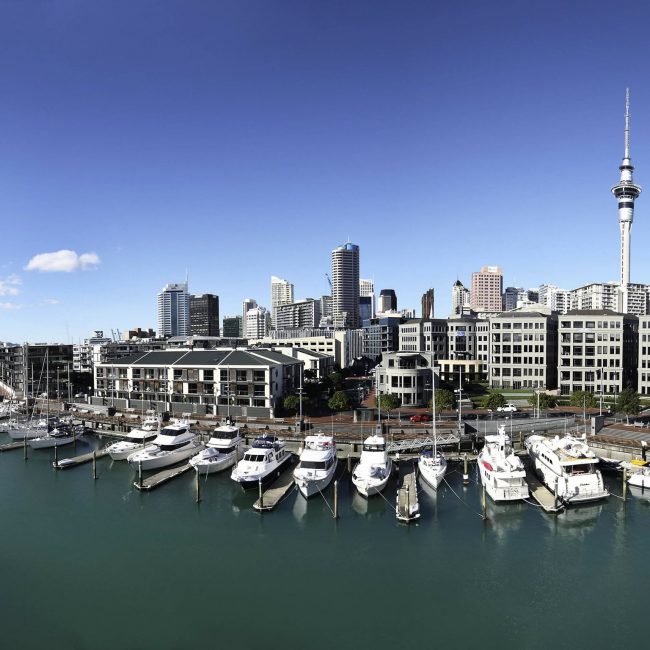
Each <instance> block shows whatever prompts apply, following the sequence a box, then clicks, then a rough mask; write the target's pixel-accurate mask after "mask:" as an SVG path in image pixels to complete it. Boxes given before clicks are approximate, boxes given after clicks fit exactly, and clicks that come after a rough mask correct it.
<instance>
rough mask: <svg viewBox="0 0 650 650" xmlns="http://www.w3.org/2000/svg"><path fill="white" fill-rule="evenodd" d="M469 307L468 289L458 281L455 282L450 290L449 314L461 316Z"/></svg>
mask: <svg viewBox="0 0 650 650" xmlns="http://www.w3.org/2000/svg"><path fill="white" fill-rule="evenodd" d="M469 306H470V293H469V289H466V288H465V287H464V286H463V283H462V282H461V281H460V280H456V282H454V286H453V287H452V288H451V313H452V314H462V313H463V311H465V309H469Z"/></svg>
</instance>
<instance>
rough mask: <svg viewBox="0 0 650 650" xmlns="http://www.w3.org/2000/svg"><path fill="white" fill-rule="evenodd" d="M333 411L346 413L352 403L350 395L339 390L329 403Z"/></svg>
mask: <svg viewBox="0 0 650 650" xmlns="http://www.w3.org/2000/svg"><path fill="white" fill-rule="evenodd" d="M327 406H329V407H330V408H331V409H332V411H345V410H347V409H349V408H350V406H351V402H350V397H349V396H348V394H347V393H346V392H344V391H342V390H337V391H336V392H335V393H334V395H332V397H330V398H329V400H328V402H327Z"/></svg>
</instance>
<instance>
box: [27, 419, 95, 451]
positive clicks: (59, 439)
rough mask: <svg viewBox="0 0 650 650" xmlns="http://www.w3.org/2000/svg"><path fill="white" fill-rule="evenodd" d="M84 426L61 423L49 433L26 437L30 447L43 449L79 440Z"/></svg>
mask: <svg viewBox="0 0 650 650" xmlns="http://www.w3.org/2000/svg"><path fill="white" fill-rule="evenodd" d="M84 431H85V429H84V427H83V426H82V425H80V424H66V423H61V424H59V425H57V427H56V428H54V429H52V431H50V432H49V433H47V434H45V435H42V436H40V437H38V438H31V439H28V442H29V446H30V447H31V448H32V449H45V448H47V447H61V446H62V445H69V444H70V443H72V442H74V441H75V440H79V438H81V436H83V434H84Z"/></svg>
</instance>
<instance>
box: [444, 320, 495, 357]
mask: <svg viewBox="0 0 650 650" xmlns="http://www.w3.org/2000/svg"><path fill="white" fill-rule="evenodd" d="M488 339H489V323H488V321H487V320H485V319H482V318H478V317H477V316H472V315H459V316H452V317H450V318H448V319H447V354H448V358H449V359H450V360H463V359H480V360H482V361H485V362H486V363H487V361H488V354H489V351H488ZM479 346H480V349H479Z"/></svg>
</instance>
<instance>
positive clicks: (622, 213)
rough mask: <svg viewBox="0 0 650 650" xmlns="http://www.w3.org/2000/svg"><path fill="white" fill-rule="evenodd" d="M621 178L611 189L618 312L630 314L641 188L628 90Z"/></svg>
mask: <svg viewBox="0 0 650 650" xmlns="http://www.w3.org/2000/svg"><path fill="white" fill-rule="evenodd" d="M619 169H620V172H621V176H620V179H619V181H618V183H616V185H614V187H612V193H613V194H614V196H615V197H616V201H617V202H618V223H619V227H620V231H621V245H620V249H619V250H620V257H619V259H620V294H619V304H618V311H620V312H622V313H630V312H631V309H630V305H629V304H628V290H629V289H628V285H629V284H630V245H631V241H630V237H631V233H632V222H633V220H634V202H635V201H636V199H638V198H639V194H641V188H640V187H639V186H638V185H635V183H634V179H633V176H632V175H633V172H634V166H633V165H632V160H631V158H630V89H629V88H628V89H627V90H626V92H625V147H624V151H623V162H622V163H621V165H620V167H619Z"/></svg>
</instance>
